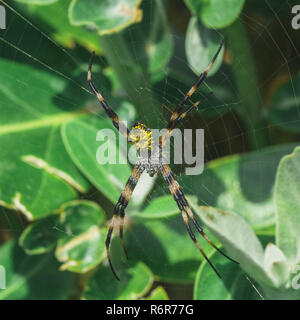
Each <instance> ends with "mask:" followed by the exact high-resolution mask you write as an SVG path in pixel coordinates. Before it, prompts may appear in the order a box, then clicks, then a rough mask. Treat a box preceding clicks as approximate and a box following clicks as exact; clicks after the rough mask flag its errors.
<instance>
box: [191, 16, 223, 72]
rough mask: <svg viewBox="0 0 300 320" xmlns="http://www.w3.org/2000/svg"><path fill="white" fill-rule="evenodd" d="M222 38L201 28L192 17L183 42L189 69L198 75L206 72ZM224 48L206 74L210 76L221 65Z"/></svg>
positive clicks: (211, 31)
mask: <svg viewBox="0 0 300 320" xmlns="http://www.w3.org/2000/svg"><path fill="white" fill-rule="evenodd" d="M221 41H222V37H221V36H220V35H219V34H218V33H217V32H216V31H215V30H211V29H208V28H206V27H205V26H203V25H202V24H201V23H200V22H199V20H198V19H197V17H195V16H193V17H192V18H191V19H190V21H189V25H188V29H187V32H186V40H185V51H186V55H187V59H188V63H189V65H190V67H191V69H192V70H193V71H194V72H195V73H196V74H197V75H199V74H200V73H202V72H203V71H205V70H206V68H207V67H208V65H209V63H210V62H211V60H212V58H213V57H214V55H215V53H216V52H217V50H218V47H219V46H220V43H221ZM223 55H224V48H222V50H221V52H220V54H219V56H218V58H217V59H216V61H215V63H214V65H213V67H212V68H211V70H210V71H209V73H208V76H212V75H213V74H214V73H216V72H217V70H218V69H219V67H220V66H221V64H222V61H223Z"/></svg>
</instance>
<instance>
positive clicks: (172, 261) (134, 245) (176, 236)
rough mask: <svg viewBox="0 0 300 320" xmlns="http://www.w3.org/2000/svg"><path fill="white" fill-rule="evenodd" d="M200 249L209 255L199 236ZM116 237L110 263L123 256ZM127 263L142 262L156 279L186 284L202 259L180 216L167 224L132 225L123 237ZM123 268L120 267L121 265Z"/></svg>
mask: <svg viewBox="0 0 300 320" xmlns="http://www.w3.org/2000/svg"><path fill="white" fill-rule="evenodd" d="M197 238H199V241H200V243H201V247H202V248H203V250H204V251H205V252H206V253H207V254H208V253H209V252H210V251H211V250H212V247H211V246H210V245H209V244H208V243H207V242H206V241H203V239H201V238H200V237H199V236H198V237H197ZM119 241H120V240H119V239H118V237H116V239H114V241H113V246H112V249H111V252H112V256H113V260H114V261H115V263H116V264H117V263H119V262H118V259H120V257H122V259H123V253H122V251H121V248H120V244H119ZM125 243H126V246H127V249H128V255H129V259H130V260H133V261H143V262H144V263H145V264H147V266H149V268H150V269H151V271H152V272H153V274H154V275H155V278H157V279H159V280H162V281H165V282H173V283H189V282H192V281H193V280H194V278H195V275H196V271H197V269H198V267H199V265H200V262H201V261H202V255H201V253H200V252H199V250H198V249H197V247H196V246H195V244H194V243H193V241H192V240H191V239H190V237H189V235H188V233H187V230H186V227H185V225H184V222H183V219H182V217H181V215H180V214H178V216H177V217H172V218H169V219H167V220H164V221H162V220H154V221H146V222H143V224H134V225H132V227H131V228H130V229H129V230H128V231H127V232H126V234H125ZM120 265H121V266H122V267H120V268H124V267H123V264H120Z"/></svg>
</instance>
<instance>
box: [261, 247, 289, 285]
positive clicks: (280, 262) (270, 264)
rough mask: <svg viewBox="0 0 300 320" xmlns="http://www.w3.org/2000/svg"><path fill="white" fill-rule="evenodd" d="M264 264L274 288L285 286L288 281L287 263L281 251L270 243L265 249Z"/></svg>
mask: <svg viewBox="0 0 300 320" xmlns="http://www.w3.org/2000/svg"><path fill="white" fill-rule="evenodd" d="M264 264H265V270H266V272H267V273H268V274H269V276H270V277H271V278H272V280H273V283H274V286H275V287H276V288H278V287H281V286H284V285H286V284H287V281H288V280H289V265H288V262H287V260H286V257H285V256H284V254H283V253H282V251H281V250H280V249H279V248H278V247H277V246H275V245H274V244H272V243H269V244H268V245H267V247H266V250H265V259H264Z"/></svg>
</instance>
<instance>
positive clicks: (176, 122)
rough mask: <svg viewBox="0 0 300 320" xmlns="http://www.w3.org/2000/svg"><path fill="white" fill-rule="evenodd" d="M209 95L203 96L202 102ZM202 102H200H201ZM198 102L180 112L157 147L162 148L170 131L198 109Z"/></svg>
mask: <svg viewBox="0 0 300 320" xmlns="http://www.w3.org/2000/svg"><path fill="white" fill-rule="evenodd" d="M210 95H212V92H209V93H208V94H207V95H206V96H204V99H203V100H206V99H207V98H208V97H209V96H210ZM203 100H202V101H203ZM200 102H201V101H200V100H199V101H197V102H195V103H194V104H192V105H191V106H190V107H189V108H188V109H187V111H185V112H182V113H181V115H179V116H178V117H177V119H175V120H174V122H173V124H172V127H170V128H169V129H168V131H166V132H165V133H164V134H163V135H162V136H161V137H160V140H159V146H160V148H162V146H163V145H164V144H165V142H166V141H167V138H168V137H169V136H170V135H171V133H172V131H173V130H174V128H175V127H176V126H177V124H178V123H179V122H180V121H181V120H183V119H184V118H185V117H186V116H187V115H188V114H189V113H191V112H192V111H193V110H194V109H196V108H197V107H198V105H199V104H200Z"/></svg>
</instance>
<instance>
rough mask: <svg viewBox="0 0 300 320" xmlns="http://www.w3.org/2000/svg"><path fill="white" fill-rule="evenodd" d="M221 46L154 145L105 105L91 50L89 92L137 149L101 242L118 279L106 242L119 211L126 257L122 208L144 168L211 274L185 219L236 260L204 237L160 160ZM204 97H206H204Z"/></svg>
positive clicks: (148, 134) (143, 132)
mask: <svg viewBox="0 0 300 320" xmlns="http://www.w3.org/2000/svg"><path fill="white" fill-rule="evenodd" d="M222 47H223V41H222V42H221V43H220V46H219V48H218V50H217V52H216V53H215V55H214V57H213V59H212V60H211V62H210V64H209V66H208V67H207V69H206V70H205V71H204V72H203V73H201V74H200V76H199V78H198V80H197V81H196V82H195V83H194V85H193V86H192V87H191V89H190V90H189V91H188V93H187V94H186V95H185V96H184V98H183V100H182V101H181V102H180V103H179V104H178V106H177V107H176V108H175V110H174V112H173V114H172V116H171V118H170V120H169V123H168V126H167V131H166V132H165V133H164V134H163V135H162V136H161V137H160V138H159V143H158V144H157V143H156V145H155V144H154V145H153V143H152V137H151V130H150V129H149V128H147V127H146V125H145V124H143V123H141V122H136V123H135V124H134V126H133V127H132V129H131V130H130V131H129V129H128V128H127V127H126V125H125V124H124V123H123V122H122V121H120V120H119V117H118V116H117V114H116V113H115V112H114V111H113V110H112V109H111V108H110V107H109V105H108V104H107V102H106V101H105V99H104V97H103V96H102V94H101V93H100V91H99V90H98V89H97V88H96V86H95V84H94V83H93V81H92V65H93V60H94V56H95V53H94V52H93V53H92V56H91V59H90V63H89V70H88V76H87V81H88V85H89V87H90V89H91V91H92V93H93V94H94V95H95V96H96V97H97V99H98V100H99V102H100V104H101V105H102V107H103V108H104V110H105V112H106V114H107V115H108V116H109V118H110V119H111V120H112V123H113V125H114V126H115V128H116V129H117V130H118V131H119V132H120V133H121V134H123V135H124V136H125V137H126V138H127V140H128V141H129V142H130V143H131V144H132V145H133V146H135V148H136V150H137V152H138V160H137V162H136V164H135V165H134V168H133V170H132V173H131V176H130V177H129V179H128V181H127V183H126V185H125V188H124V190H123V191H122V193H121V195H120V198H119V200H118V202H117V204H116V205H115V207H114V211H113V217H112V220H111V223H110V225H109V229H108V233H107V237H106V241H105V245H106V252H107V258H108V262H109V265H110V268H111V270H112V272H113V274H114V276H115V277H116V278H117V279H118V280H120V279H119V277H118V275H117V273H116V272H115V269H114V267H113V265H112V261H111V258H110V251H109V247H110V242H111V236H112V232H113V229H114V225H115V222H116V219H117V217H118V214H120V231H119V232H120V240H121V244H122V247H123V250H124V253H125V256H126V258H127V259H128V254H127V250H126V246H125V243H124V239H123V227H124V217H125V209H126V207H127V205H128V202H129V200H130V197H131V195H132V193H133V190H134V188H135V186H136V185H137V183H138V180H139V178H140V177H141V175H142V173H143V172H144V171H145V170H146V172H147V173H148V174H149V175H150V176H151V177H153V176H154V175H155V173H157V174H158V173H161V174H162V176H163V178H164V180H165V181H166V183H167V184H168V187H169V190H170V192H171V194H172V195H173V197H174V200H175V201H176V203H177V206H178V208H179V210H180V212H181V215H182V218H183V221H184V223H185V226H186V228H187V231H188V234H189V236H190V237H191V239H192V240H193V242H194V243H195V245H196V246H197V248H198V249H199V251H200V252H201V254H202V255H203V257H204V258H205V259H206V261H207V262H208V263H209V265H210V266H211V267H212V269H213V270H214V271H215V273H216V274H217V275H218V276H219V277H220V278H221V276H220V274H219V273H218V271H217V270H216V268H215V267H214V266H213V264H212V263H211V262H210V261H209V259H208V258H207V256H206V254H205V253H204V251H203V250H202V248H201V247H200V245H199V243H198V241H197V239H196V237H195V234H194V232H193V231H192V229H191V226H190V223H189V218H190V219H191V220H192V222H193V224H194V226H195V228H196V230H197V231H198V232H199V233H200V234H201V236H202V237H203V238H204V239H205V240H206V241H208V242H209V243H210V245H212V246H213V247H214V248H215V249H216V250H217V251H219V252H220V253H221V254H222V255H223V256H225V257H226V258H227V259H229V260H230V261H232V262H234V263H237V264H238V262H237V261H235V260H233V259H232V258H230V257H228V256H227V255H226V254H225V253H224V252H223V251H221V250H220V249H219V248H218V247H217V246H215V244H214V243H213V242H212V241H211V240H210V239H209V238H208V237H207V235H206V234H205V233H204V231H203V228H202V227H201V226H200V224H199V223H198V221H197V220H196V218H195V216H194V214H193V212H192V210H191V207H190V206H189V204H188V201H187V200H186V198H185V196H184V193H183V191H182V189H181V187H180V186H179V184H178V182H177V181H176V180H175V177H174V174H173V173H172V171H171V169H170V167H169V165H168V164H167V163H166V162H165V161H164V159H163V157H162V147H163V145H164V144H165V142H166V140H167V139H168V138H169V137H170V135H171V133H172V131H173V129H174V128H175V127H176V125H177V124H178V123H179V122H180V121H181V120H182V119H184V118H185V117H186V116H187V115H188V114H189V113H190V112H191V111H192V110H194V109H195V108H197V107H198V105H199V103H200V101H198V102H196V103H194V104H193V105H191V106H190V107H189V108H188V109H187V110H186V111H185V112H183V108H184V106H185V104H186V102H187V100H188V99H189V98H190V97H191V96H192V95H193V94H194V92H195V91H196V90H197V89H198V87H199V86H200V84H201V83H202V82H203V81H204V80H205V79H206V77H207V74H208V72H209V70H210V69H211V67H212V65H213V63H214V62H215V60H216V58H217V57H218V55H219V53H220V51H221V49H222ZM206 97H207V96H206Z"/></svg>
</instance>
